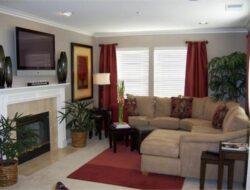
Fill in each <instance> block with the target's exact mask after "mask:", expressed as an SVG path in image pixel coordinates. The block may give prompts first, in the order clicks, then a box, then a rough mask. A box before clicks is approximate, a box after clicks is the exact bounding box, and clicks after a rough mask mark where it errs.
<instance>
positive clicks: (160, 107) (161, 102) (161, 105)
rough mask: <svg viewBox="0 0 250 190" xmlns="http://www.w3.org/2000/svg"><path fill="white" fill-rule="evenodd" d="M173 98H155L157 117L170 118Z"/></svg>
mask: <svg viewBox="0 0 250 190" xmlns="http://www.w3.org/2000/svg"><path fill="white" fill-rule="evenodd" d="M170 112H171V98H160V97H155V116H156V117H157V116H170Z"/></svg>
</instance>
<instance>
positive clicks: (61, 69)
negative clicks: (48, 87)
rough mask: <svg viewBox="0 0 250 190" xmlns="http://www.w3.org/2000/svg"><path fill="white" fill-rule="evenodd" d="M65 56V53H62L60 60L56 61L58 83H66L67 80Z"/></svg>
mask: <svg viewBox="0 0 250 190" xmlns="http://www.w3.org/2000/svg"><path fill="white" fill-rule="evenodd" d="M67 65H68V60H67V55H66V52H64V51H62V52H61V54H60V58H59V59H58V61H57V79H58V83H66V79H67Z"/></svg>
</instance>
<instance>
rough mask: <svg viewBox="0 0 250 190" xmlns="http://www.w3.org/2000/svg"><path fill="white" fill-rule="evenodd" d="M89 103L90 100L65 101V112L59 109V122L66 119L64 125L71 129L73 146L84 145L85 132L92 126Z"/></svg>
mask: <svg viewBox="0 0 250 190" xmlns="http://www.w3.org/2000/svg"><path fill="white" fill-rule="evenodd" d="M91 103H92V101H81V102H65V104H66V106H65V107H64V108H63V109H64V110H65V112H61V111H59V113H60V116H59V119H60V122H62V121H63V120H66V127H67V129H69V130H70V131H71V141H72V142H71V144H72V146H73V147H84V146H86V140H87V138H86V136H87V132H88V131H89V130H92V129H93V127H94V121H93V117H92V112H91V109H89V105H90V104H91Z"/></svg>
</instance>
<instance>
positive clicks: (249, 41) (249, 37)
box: [246, 32, 250, 115]
mask: <svg viewBox="0 0 250 190" xmlns="http://www.w3.org/2000/svg"><path fill="white" fill-rule="evenodd" d="M246 69H247V80H246V112H247V114H248V115H249V111H250V105H249V103H250V102H249V101H250V92H249V90H250V89H249V84H250V76H249V74H250V73H249V69H250V32H249V33H248V35H247V68H246Z"/></svg>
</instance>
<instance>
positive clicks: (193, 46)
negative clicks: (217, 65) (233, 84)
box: [184, 41, 208, 97]
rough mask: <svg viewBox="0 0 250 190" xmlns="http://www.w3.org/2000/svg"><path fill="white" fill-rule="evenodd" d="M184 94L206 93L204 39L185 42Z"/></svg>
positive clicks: (206, 76)
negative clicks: (186, 46)
mask: <svg viewBox="0 0 250 190" xmlns="http://www.w3.org/2000/svg"><path fill="white" fill-rule="evenodd" d="M187 44H188V50H187V64H186V79H185V92H184V95H185V96H194V97H204V96H207V95H208V67H207V48H206V44H207V42H206V41H202V42H187Z"/></svg>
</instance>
